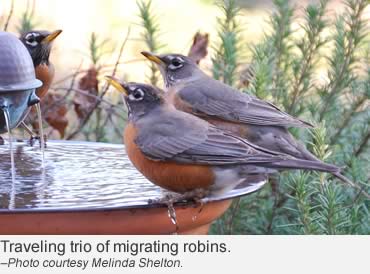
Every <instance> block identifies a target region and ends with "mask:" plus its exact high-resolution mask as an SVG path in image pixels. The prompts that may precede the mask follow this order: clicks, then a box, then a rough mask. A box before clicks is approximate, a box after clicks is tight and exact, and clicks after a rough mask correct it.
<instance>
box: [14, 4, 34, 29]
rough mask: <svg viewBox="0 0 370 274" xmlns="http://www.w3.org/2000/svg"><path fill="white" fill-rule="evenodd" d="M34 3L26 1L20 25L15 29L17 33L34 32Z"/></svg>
mask: <svg viewBox="0 0 370 274" xmlns="http://www.w3.org/2000/svg"><path fill="white" fill-rule="evenodd" d="M35 4H36V2H35V1H32V3H30V1H27V5H26V10H25V11H24V12H23V13H22V16H21V18H20V23H19V25H18V27H17V31H18V32H19V33H24V32H28V31H31V30H34V29H35V28H36V26H37V22H36V19H35Z"/></svg>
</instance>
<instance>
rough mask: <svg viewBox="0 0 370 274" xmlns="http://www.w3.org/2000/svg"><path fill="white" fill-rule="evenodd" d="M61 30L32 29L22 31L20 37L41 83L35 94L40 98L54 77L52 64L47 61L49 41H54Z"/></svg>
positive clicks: (49, 48)
mask: <svg viewBox="0 0 370 274" xmlns="http://www.w3.org/2000/svg"><path fill="white" fill-rule="evenodd" d="M61 32H62V31H61V30H56V31H53V32H48V31H34V30H32V31H28V32H25V33H23V34H22V35H21V37H20V39H21V41H22V42H23V44H24V45H25V46H26V48H27V49H28V51H29V53H30V54H31V57H32V61H33V65H34V67H35V72H36V78H37V79H39V80H41V82H42V83H43V85H42V87H40V88H38V89H37V90H36V94H37V96H38V97H39V98H40V99H42V97H44V96H45V94H46V93H47V92H48V90H49V88H50V85H51V82H52V81H53V78H54V73H55V70H54V66H53V64H51V63H50V61H49V56H50V51H51V42H52V41H54V39H55V38H57V37H58V36H59V34H61Z"/></svg>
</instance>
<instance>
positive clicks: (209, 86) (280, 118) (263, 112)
mask: <svg viewBox="0 0 370 274" xmlns="http://www.w3.org/2000/svg"><path fill="white" fill-rule="evenodd" d="M199 81H201V82H199ZM179 96H180V98H181V99H182V100H184V101H186V102H188V103H190V105H192V107H193V110H194V111H196V112H199V113H205V114H207V115H211V116H215V117H219V118H222V119H225V120H228V121H233V122H242V123H247V124H253V125H263V126H267V125H270V126H285V127H290V126H294V127H312V125H311V124H309V123H307V122H305V121H302V120H300V119H298V118H294V117H292V116H290V115H289V114H287V113H285V112H283V111H281V110H280V109H279V108H278V107H276V106H274V105H273V104H271V103H268V102H265V101H263V100H260V99H258V98H256V97H253V96H250V95H248V94H245V93H241V92H239V91H237V90H234V89H232V88H231V87H229V86H227V85H225V84H223V83H221V82H219V81H216V80H214V79H211V78H210V79H207V80H204V78H202V79H201V80H196V81H194V82H192V83H189V84H188V85H187V86H186V87H184V88H182V89H181V90H180V91H179Z"/></svg>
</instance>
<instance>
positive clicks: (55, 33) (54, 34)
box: [41, 29, 62, 43]
mask: <svg viewBox="0 0 370 274" xmlns="http://www.w3.org/2000/svg"><path fill="white" fill-rule="evenodd" d="M61 33H62V30H60V29H58V30H56V31H53V32H52V33H50V34H49V35H48V36H46V37H45V38H44V39H42V41H41V42H42V43H50V42H52V41H53V40H54V39H55V38H57V37H58V36H59V34H61Z"/></svg>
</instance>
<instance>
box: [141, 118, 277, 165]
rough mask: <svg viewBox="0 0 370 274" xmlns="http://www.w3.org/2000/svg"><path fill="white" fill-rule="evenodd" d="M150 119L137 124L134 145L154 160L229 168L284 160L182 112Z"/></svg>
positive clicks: (275, 154) (273, 153)
mask: <svg viewBox="0 0 370 274" xmlns="http://www.w3.org/2000/svg"><path fill="white" fill-rule="evenodd" d="M151 117H152V119H151V120H150V121H149V120H148V121H147V122H145V121H144V122H142V123H141V124H140V123H139V124H138V125H137V126H138V127H139V129H140V127H141V128H142V130H141V129H140V130H139V131H138V132H139V135H138V136H137V138H136V139H135V142H136V144H137V145H138V146H139V148H140V149H141V151H142V152H143V153H144V155H146V156H147V157H149V158H151V159H153V160H157V161H164V160H170V161H175V162H179V163H196V164H205V165H214V164H216V165H228V164H241V163H248V164H249V163H272V162H275V161H280V160H282V159H283V158H284V157H282V156H281V155H279V154H277V153H275V152H272V151H268V150H265V149H262V148H259V147H257V146H255V145H252V144H250V143H248V142H247V141H246V140H244V139H241V138H239V137H236V136H233V135H231V134H228V133H226V132H223V131H221V130H219V129H217V128H215V127H213V126H211V125H210V124H208V123H207V122H205V121H203V120H201V119H199V118H197V117H194V116H192V115H189V114H187V113H184V112H179V111H173V112H170V111H169V112H166V113H160V114H159V113H157V114H156V115H155V117H153V116H151ZM146 123H150V125H149V124H146ZM163 125H166V126H163Z"/></svg>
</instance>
